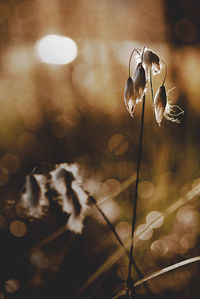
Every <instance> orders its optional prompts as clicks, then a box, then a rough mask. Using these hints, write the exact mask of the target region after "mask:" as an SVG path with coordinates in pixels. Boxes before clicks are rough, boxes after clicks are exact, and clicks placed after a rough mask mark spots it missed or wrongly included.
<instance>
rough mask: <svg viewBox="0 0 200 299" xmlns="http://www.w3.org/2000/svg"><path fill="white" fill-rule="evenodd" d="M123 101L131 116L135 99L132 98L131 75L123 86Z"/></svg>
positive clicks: (132, 85)
mask: <svg viewBox="0 0 200 299" xmlns="http://www.w3.org/2000/svg"><path fill="white" fill-rule="evenodd" d="M124 103H125V106H126V109H127V110H128V112H129V113H130V114H131V116H133V112H134V110H135V105H136V101H135V98H134V84H133V80H132V78H131V77H129V78H128V79H127V80H126V83H125V87H124Z"/></svg>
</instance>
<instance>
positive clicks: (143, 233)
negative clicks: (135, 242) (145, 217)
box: [136, 223, 153, 241]
mask: <svg viewBox="0 0 200 299" xmlns="http://www.w3.org/2000/svg"><path fill="white" fill-rule="evenodd" d="M152 235H153V230H152V229H151V228H150V227H148V226H147V224H146V223H143V224H140V225H139V226H138V227H137V230H136V236H137V237H138V238H139V239H140V240H143V241H144V240H149V239H150V238H151V237H152Z"/></svg>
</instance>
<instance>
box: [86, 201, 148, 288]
mask: <svg viewBox="0 0 200 299" xmlns="http://www.w3.org/2000/svg"><path fill="white" fill-rule="evenodd" d="M89 198H90V201H91V202H92V203H93V204H94V205H95V207H96V209H97V210H98V211H99V213H100V214H101V215H102V217H103V218H104V220H105V222H106V223H107V225H108V227H109V228H110V230H111V231H112V233H113V235H114V236H115V238H116V240H117V241H118V243H119V245H120V246H121V247H122V248H123V249H124V252H125V254H126V255H127V256H128V257H129V253H128V251H127V250H126V248H125V246H124V243H123V242H122V240H121V239H120V237H119V235H118V234H117V232H116V230H115V228H114V226H113V224H112V223H111V222H110V220H109V219H108V217H107V216H106V215H105V213H104V212H103V211H102V209H101V208H100V207H99V206H98V205H97V203H96V200H95V199H94V198H93V197H92V196H90V197H89ZM131 260H132V262H131V264H132V265H133V266H134V267H135V269H136V271H137V273H138V275H139V276H140V277H142V278H144V276H143V274H142V272H141V271H140V269H139V267H138V266H137V264H136V262H135V261H134V259H133V257H132V256H131ZM144 287H145V289H146V291H147V293H148V294H150V293H151V292H150V290H149V288H148V285H147V284H144Z"/></svg>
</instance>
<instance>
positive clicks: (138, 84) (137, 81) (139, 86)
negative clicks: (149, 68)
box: [133, 62, 146, 103]
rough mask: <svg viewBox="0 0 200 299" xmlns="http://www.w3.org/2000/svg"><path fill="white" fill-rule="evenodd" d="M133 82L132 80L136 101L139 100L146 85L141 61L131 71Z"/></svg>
mask: <svg viewBox="0 0 200 299" xmlns="http://www.w3.org/2000/svg"><path fill="white" fill-rule="evenodd" d="M133 82H134V97H135V99H136V103H137V101H139V100H140V99H141V98H142V96H143V94H144V89H145V85H146V76H145V70H144V68H143V66H142V62H139V63H138V64H137V66H136V69H135V71H134V73H133Z"/></svg>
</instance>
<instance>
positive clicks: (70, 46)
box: [35, 34, 78, 64]
mask: <svg viewBox="0 0 200 299" xmlns="http://www.w3.org/2000/svg"><path fill="white" fill-rule="evenodd" d="M35 49H36V53H37V55H38V56H39V59H40V60H41V61H42V62H44V63H50V64H67V63H70V62H72V61H73V60H74V59H75V58H76V56H77V53H78V50H77V45H76V43H75V42H74V41H73V40H72V39H71V38H69V37H66V36H62V35H53V34H51V35H46V36H44V37H42V38H41V39H40V40H39V41H38V42H37V43H36V45H35Z"/></svg>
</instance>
